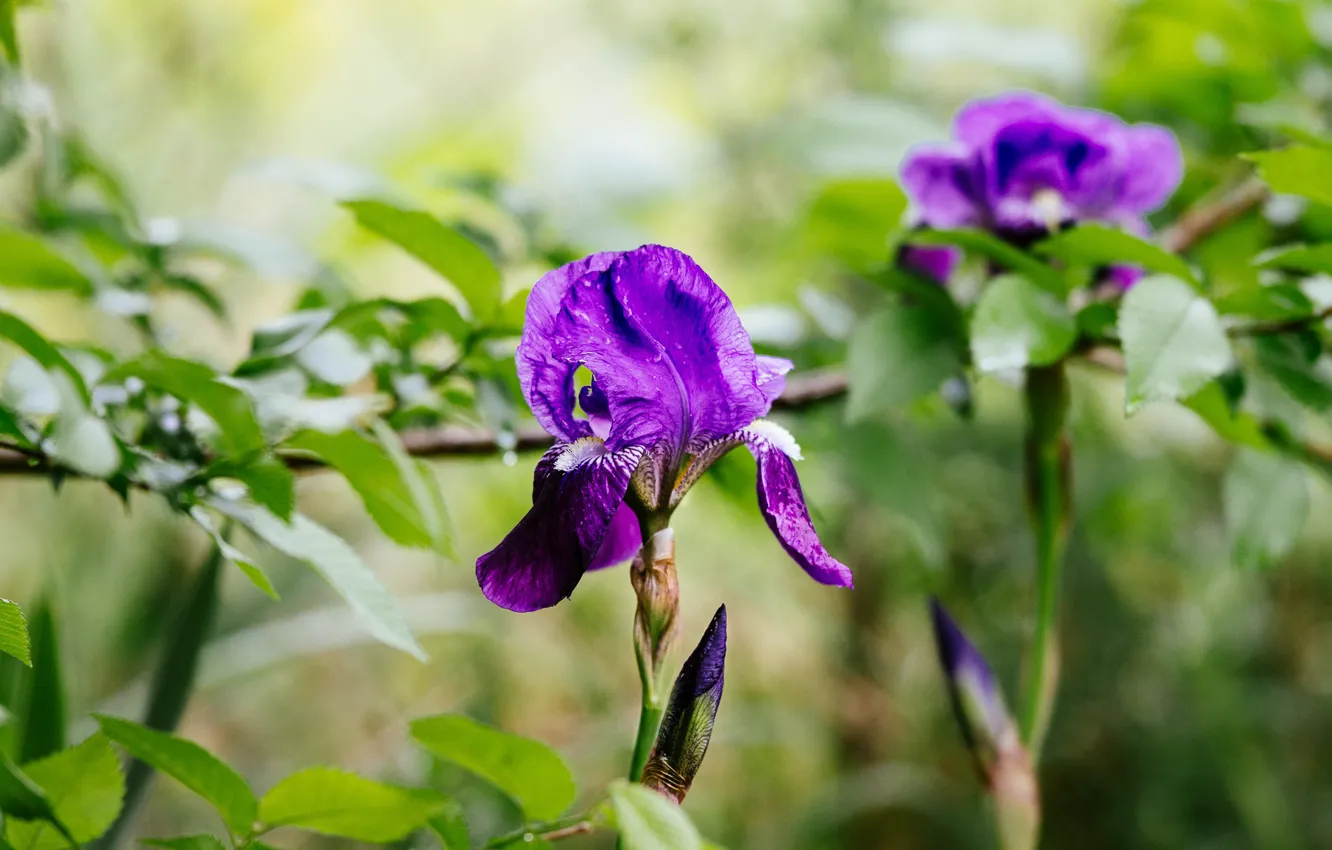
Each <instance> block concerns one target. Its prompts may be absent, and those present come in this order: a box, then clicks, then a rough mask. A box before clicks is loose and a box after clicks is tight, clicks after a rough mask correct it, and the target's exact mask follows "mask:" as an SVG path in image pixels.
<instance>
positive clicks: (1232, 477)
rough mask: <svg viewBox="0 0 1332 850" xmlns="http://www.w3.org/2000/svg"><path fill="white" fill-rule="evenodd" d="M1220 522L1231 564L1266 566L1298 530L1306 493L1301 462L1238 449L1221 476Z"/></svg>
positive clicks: (1291, 543) (1284, 550)
mask: <svg viewBox="0 0 1332 850" xmlns="http://www.w3.org/2000/svg"><path fill="white" fill-rule="evenodd" d="M1224 500H1225V507H1226V526H1227V528H1228V529H1229V531H1230V542H1231V553H1232V557H1233V558H1234V561H1235V564H1236V565H1237V566H1240V567H1245V568H1255V567H1268V566H1271V565H1272V564H1273V563H1274V562H1276V561H1278V560H1280V559H1281V558H1282V557H1283V556H1285V554H1286V553H1287V552H1289V551H1290V549H1291V547H1292V546H1294V545H1295V540H1296V539H1297V538H1298V537H1299V535H1300V532H1301V531H1302V530H1303V529H1304V522H1305V520H1306V519H1307V518H1308V514H1309V491H1308V488H1307V486H1306V483H1305V479H1304V469H1303V468H1302V467H1301V465H1300V464H1299V463H1298V462H1296V461H1294V460H1290V459H1288V458H1284V457H1280V456H1278V455H1273V454H1265V453H1261V452H1254V451H1241V452H1240V453H1239V454H1238V455H1237V456H1236V457H1235V462H1234V464H1233V465H1232V466H1231V467H1230V471H1229V472H1228V473H1227V474H1226V482H1225V489H1224Z"/></svg>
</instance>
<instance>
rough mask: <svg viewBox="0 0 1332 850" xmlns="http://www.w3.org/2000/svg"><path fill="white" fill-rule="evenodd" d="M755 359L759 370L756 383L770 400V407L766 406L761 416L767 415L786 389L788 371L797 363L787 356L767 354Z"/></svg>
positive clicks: (768, 400)
mask: <svg viewBox="0 0 1332 850" xmlns="http://www.w3.org/2000/svg"><path fill="white" fill-rule="evenodd" d="M755 360H756V361H757V364H758V372H757V374H756V377H755V381H754V383H755V384H757V385H758V388H759V390H760V391H761V392H762V393H763V397H764V398H765V399H767V402H768V408H765V409H764V410H763V412H762V413H760V414H759V416H765V415H767V413H768V409H770V408H771V406H772V403H773V402H774V401H776V400H777V397H778V396H780V395H781V394H782V393H783V392H785V391H786V373H787V372H790V371H791V370H792V369H794V368H795V364H794V363H792V362H791V361H790V360H787V359H786V358H785V357H769V356H768V355H766V354H760V355H758V356H757V357H756V358H755Z"/></svg>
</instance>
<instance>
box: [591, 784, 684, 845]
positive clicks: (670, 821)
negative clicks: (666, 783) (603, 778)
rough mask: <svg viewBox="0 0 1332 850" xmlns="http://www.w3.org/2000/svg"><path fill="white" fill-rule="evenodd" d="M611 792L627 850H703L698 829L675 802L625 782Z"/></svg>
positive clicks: (622, 840)
mask: <svg viewBox="0 0 1332 850" xmlns="http://www.w3.org/2000/svg"><path fill="white" fill-rule="evenodd" d="M607 793H608V794H609V796H610V803H611V810H612V811H613V812H614V813H615V825H616V828H617V829H618V830H619V831H620V845H621V846H622V847H623V848H624V850H701V848H702V846H703V839H702V838H700V837H699V834H698V830H697V829H695V828H694V824H693V823H691V822H690V820H689V816H688V815H686V814H685V813H684V811H683V810H682V809H681V808H680V807H679V806H678V805H676V804H675V803H674V802H672V801H671V800H668V799H666V798H665V797H663V796H662V795H661V794H658V793H657V792H656V791H652V790H649V789H648V788H645V787H643V786H642V785H637V784H634V783H630V782H626V781H624V780H623V779H617V780H615V781H614V782H612V783H611V785H610V788H608V789H607Z"/></svg>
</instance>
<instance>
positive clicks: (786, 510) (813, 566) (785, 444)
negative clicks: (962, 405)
mask: <svg viewBox="0 0 1332 850" xmlns="http://www.w3.org/2000/svg"><path fill="white" fill-rule="evenodd" d="M741 436H743V438H744V441H745V445H746V446H748V447H749V451H750V453H751V454H753V455H754V460H756V461H758V503H759V509H760V510H762V511H763V516H764V518H765V519H767V521H768V527H769V528H771V529H772V533H773V534H775V535H777V539H778V540H779V541H780V542H781V544H782V548H784V549H785V550H786V552H787V554H789V555H790V556H791V557H792V558H794V559H795V562H796V563H797V564H799V565H800V566H801V567H802V568H803V569H804V570H805V572H807V573H809V575H810V577H811V578H813V579H814V580H815V581H817V582H820V583H822V584H830V585H834V586H836V587H851V585H852V578H851V570H850V569H849V568H848V567H847V566H846V565H845V564H843V563H842V562H841V561H838V560H837V559H836V558H834V557H833V556H832V555H829V554H828V550H827V549H824V548H823V543H821V542H820V541H819V535H818V532H816V531H815V530H814V523H813V522H812V521H811V520H810V518H809V509H808V508H807V507H806V506H805V494H804V491H802V490H801V489H800V479H799V477H798V476H797V475H796V469H795V464H794V463H793V462H792V461H793V459H796V458H799V457H800V447H799V446H797V445H796V442H795V440H794V439H793V438H792V437H791V435H790V433H788V432H787V431H786V429H784V428H782V427H780V426H778V425H774V424H773V423H771V422H764V421H759V422H755V423H753V424H752V425H750V426H749V427H748V428H746V429H745V430H744V432H743V433H742V435H741Z"/></svg>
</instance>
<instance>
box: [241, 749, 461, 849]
mask: <svg viewBox="0 0 1332 850" xmlns="http://www.w3.org/2000/svg"><path fill="white" fill-rule="evenodd" d="M446 805H447V798H445V797H444V796H443V795H441V794H438V793H437V792H435V791H431V790H428V789H424V788H400V787H398V786H395V785H385V784H383V783H380V782H373V781H371V780H369V779H365V778H363V777H360V776H357V775H356V774H354V773H347V772H345V771H341V770H337V769H335V768H330V767H311V768H307V769H305V770H302V771H299V772H297V773H294V774H292V775H291V776H288V777H287V778H286V779H284V780H282V781H281V782H279V783H278V784H277V785H275V786H274V787H273V788H272V790H270V791H269V792H268V793H267V794H265V795H264V798H263V800H261V801H260V802H259V819H260V820H261V821H263V823H264V824H265V826H267V827H269V828H274V827H279V826H296V827H301V828H303V829H309V830H313V831H315V832H321V833H323V834H325V835H336V836H339V837H342V838H352V839H355V840H357V841H373V842H376V843H386V842H389V841H397V840H398V839H400V838H402V837H404V836H406V835H407V834H408V833H410V832H412V830H415V829H419V828H420V827H423V826H426V825H427V823H428V822H429V820H430V818H431V817H433V816H434V815H436V814H438V813H439V812H440V811H442V810H443V809H444V807H445V806H446Z"/></svg>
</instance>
